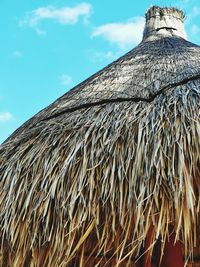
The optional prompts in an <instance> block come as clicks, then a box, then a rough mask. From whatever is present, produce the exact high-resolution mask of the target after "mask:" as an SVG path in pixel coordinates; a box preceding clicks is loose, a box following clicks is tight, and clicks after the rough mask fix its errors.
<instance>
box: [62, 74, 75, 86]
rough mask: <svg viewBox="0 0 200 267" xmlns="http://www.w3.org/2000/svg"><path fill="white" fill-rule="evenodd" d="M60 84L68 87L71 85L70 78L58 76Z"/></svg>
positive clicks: (63, 75)
mask: <svg viewBox="0 0 200 267" xmlns="http://www.w3.org/2000/svg"><path fill="white" fill-rule="evenodd" d="M60 82H61V84H62V85H70V84H72V77H71V76H70V75H68V74H62V75H61V76H60Z"/></svg>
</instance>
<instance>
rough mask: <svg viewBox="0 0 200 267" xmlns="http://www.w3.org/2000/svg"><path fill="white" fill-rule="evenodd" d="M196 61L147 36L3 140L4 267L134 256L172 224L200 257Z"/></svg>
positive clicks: (199, 79)
mask: <svg viewBox="0 0 200 267" xmlns="http://www.w3.org/2000/svg"><path fill="white" fill-rule="evenodd" d="M199 62H200V47H198V46H196V45H194V44H191V43H190V42H187V41H186V40H184V39H181V38H178V37H163V38H160V37H159V38H158V37H155V38H154V39H153V40H152V39H151V40H148V39H147V40H145V41H143V42H142V43H141V44H140V45H139V46H137V47H136V48H135V49H133V50H132V51H131V52H129V53H128V54H126V55H125V56H123V57H122V58H120V59H119V60H117V61H116V62H114V63H112V64H111V65H109V66H108V67H106V68H105V69H103V70H102V71H100V72H98V73H97V74H95V75H94V76H92V77H91V78H89V79H88V80H86V81H85V82H83V83H82V84H80V85H78V86H77V87H75V88H74V89H73V90H71V91H70V92H69V93H67V94H66V95H64V96H63V97H61V98H60V99H58V100H57V101H56V102H54V103H53V104H52V105H50V106H49V107H47V108H46V109H44V110H43V111H41V112H40V113H38V114H37V115H36V116H35V117H33V118H32V119H31V120H29V121H28V122H27V123H25V124H24V125H23V126H22V127H21V128H19V129H18V130H17V131H16V132H15V133H14V134H13V135H12V136H11V137H10V138H9V139H8V140H7V141H6V142H5V143H4V144H2V146H1V147H0V188H1V191H0V211H1V213H0V241H1V256H0V263H1V266H3V267H4V266H6V267H7V266H9V267H14V266H17V267H19V266H24V267H25V266H30V267H36V266H38V267H40V266H44V267H50V266H55V267H65V266H88V267H93V266H118V267H121V266H139V265H138V264H139V261H140V258H141V255H142V253H145V251H143V252H142V250H143V247H144V241H145V237H146V235H147V232H148V229H149V227H150V226H153V229H154V235H153V238H152V244H151V246H150V247H149V250H150V253H153V247H154V245H155V244H156V243H157V240H159V242H160V243H161V251H163V248H164V243H165V241H166V240H167V239H168V237H169V232H168V225H169V224H172V225H174V229H175V232H176V239H177V240H181V242H182V243H183V250H184V255H185V258H186V259H188V258H189V259H192V257H193V256H194V258H198V257H199V256H200V249H199V248H200V244H199V242H200V241H199V234H200V229H199V219H200V218H199V209H200V201H199V199H200V198H199V196H200V182H199V181H200V76H199V75H200V70H199V68H200V63H199ZM196 247H197V248H198V249H197V248H196ZM3 261H4V263H3ZM197 266H198V265H197Z"/></svg>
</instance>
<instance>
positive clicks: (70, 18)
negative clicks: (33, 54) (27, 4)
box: [19, 3, 92, 35]
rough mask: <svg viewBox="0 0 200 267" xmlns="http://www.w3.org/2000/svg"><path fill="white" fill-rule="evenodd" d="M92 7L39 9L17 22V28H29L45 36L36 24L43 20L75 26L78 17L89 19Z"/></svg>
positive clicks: (82, 4) (49, 7)
mask: <svg viewBox="0 0 200 267" xmlns="http://www.w3.org/2000/svg"><path fill="white" fill-rule="evenodd" d="M91 10H92V6H91V5H90V4H89V3H81V4H79V5H76V6H74V7H68V6H65V7H62V8H56V7H55V6H47V7H40V8H38V9H35V10H33V11H31V12H29V13H27V14H26V15H25V17H24V18H23V19H22V20H21V21H19V26H21V27H22V26H29V27H33V28H35V30H36V32H37V33H38V34H39V35H43V34H45V32H44V31H41V30H40V29H38V24H39V22H41V21H44V20H54V21H56V22H57V23H60V24H64V25H68V24H75V23H77V22H78V21H79V19H80V17H83V18H84V19H85V20H87V18H88V17H89V15H90V13H91Z"/></svg>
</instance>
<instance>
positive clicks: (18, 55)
mask: <svg viewBox="0 0 200 267" xmlns="http://www.w3.org/2000/svg"><path fill="white" fill-rule="evenodd" d="M13 56H14V57H22V56H23V53H22V52H21V51H18V50H16V51H14V52H13Z"/></svg>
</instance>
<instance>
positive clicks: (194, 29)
mask: <svg viewBox="0 0 200 267" xmlns="http://www.w3.org/2000/svg"><path fill="white" fill-rule="evenodd" d="M199 32H200V28H199V26H197V25H196V24H193V25H192V26H191V33H192V34H194V35H195V34H198V33H199Z"/></svg>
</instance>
